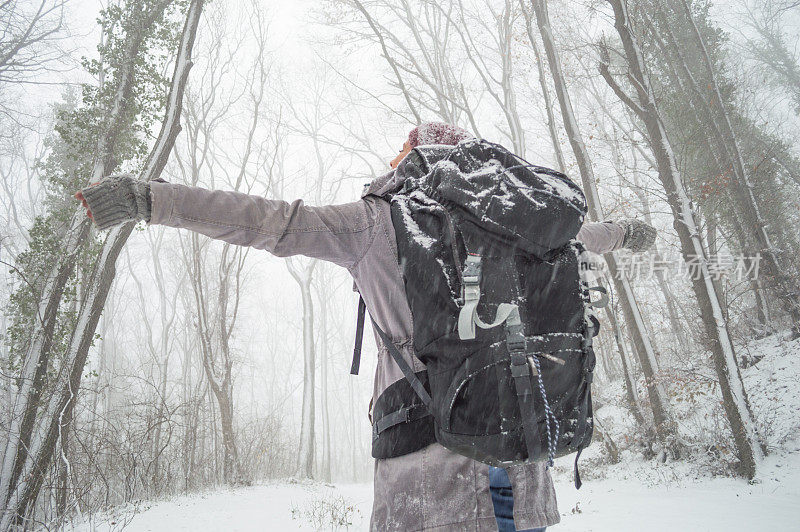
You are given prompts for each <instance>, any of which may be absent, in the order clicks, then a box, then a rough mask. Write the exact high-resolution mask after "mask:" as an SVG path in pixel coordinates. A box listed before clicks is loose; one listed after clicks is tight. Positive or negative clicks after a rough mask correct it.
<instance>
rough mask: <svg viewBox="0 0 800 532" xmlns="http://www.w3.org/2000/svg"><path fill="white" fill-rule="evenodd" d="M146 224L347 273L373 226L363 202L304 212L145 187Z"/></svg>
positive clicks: (231, 195)
mask: <svg viewBox="0 0 800 532" xmlns="http://www.w3.org/2000/svg"><path fill="white" fill-rule="evenodd" d="M150 195H151V200H152V212H151V217H150V222H149V223H150V224H160V225H166V226H169V227H178V228H183V229H189V230H191V231H195V232H198V233H201V234H204V235H206V236H209V237H211V238H214V239H217V240H223V241H225V242H229V243H231V244H236V245H240V246H250V247H254V248H257V249H264V250H266V251H269V252H270V253H272V254H274V255H277V256H279V257H288V256H291V255H306V256H308V257H313V258H317V259H322V260H327V261H330V262H334V263H336V264H339V265H340V266H344V267H345V268H348V269H349V268H351V267H352V266H354V265H355V264H356V263H357V262H358V261H359V260H360V259H361V257H362V256H363V255H364V253H365V252H366V250H367V248H368V246H369V242H370V240H371V238H372V234H373V230H372V229H373V227H374V226H375V218H376V216H375V210H374V206H373V205H371V204H370V203H369V201H367V200H359V201H356V202H353V203H345V204H342V205H325V206H321V207H309V206H307V205H305V204H304V203H303V201H302V200H296V201H293V202H291V203H289V202H286V201H281V200H270V199H266V198H263V197H261V196H255V195H249V194H244V193H241V192H235V191H222V190H207V189H204V188H198V187H190V186H186V185H179V184H175V183H165V182H164V183H161V182H155V181H153V182H151V183H150Z"/></svg>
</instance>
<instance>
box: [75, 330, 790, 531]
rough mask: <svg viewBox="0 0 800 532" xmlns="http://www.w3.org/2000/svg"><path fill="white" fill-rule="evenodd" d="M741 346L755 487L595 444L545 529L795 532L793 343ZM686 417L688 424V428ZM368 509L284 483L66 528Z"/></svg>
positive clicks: (349, 520)
mask: <svg viewBox="0 0 800 532" xmlns="http://www.w3.org/2000/svg"><path fill="white" fill-rule="evenodd" d="M747 350H748V351H749V352H750V354H751V355H757V356H761V355H763V359H761V360H760V361H759V362H758V363H757V364H756V365H754V366H752V367H750V368H747V369H746V370H745V371H744V374H743V376H744V379H745V382H746V384H747V386H748V391H749V393H750V400H751V402H752V404H753V408H754V410H755V412H756V414H757V416H758V420H759V422H760V423H761V425H762V430H764V432H765V434H766V437H767V441H768V446H769V448H770V453H771V454H770V455H769V456H768V457H767V459H766V460H765V462H764V463H763V464H762V465H761V468H760V473H759V476H758V479H757V480H756V481H755V482H753V483H748V482H747V481H745V480H740V479H732V478H727V477H716V478H709V475H708V474H707V473H708V472H707V471H706V470H705V469H704V468H703V464H696V463H686V462H667V463H661V462H659V461H655V460H654V461H642V460H641V459H638V458H636V456H634V455H633V454H632V453H629V452H626V451H623V453H622V460H621V462H620V463H619V464H616V465H596V464H597V462H596V461H597V459H598V458H599V457H600V455H601V454H602V445H600V444H594V445H593V446H592V447H591V448H590V449H589V450H587V452H586V453H585V454H584V457H585V458H583V457H582V458H581V464H582V474H583V477H584V480H585V482H584V485H583V487H582V488H581V490H580V491H576V490H575V488H574V487H573V486H572V481H571V474H572V457H564V458H562V459H560V460H558V461H557V463H556V467H555V469H554V476H555V478H556V490H557V492H558V505H559V509H560V511H561V515H562V518H561V519H562V521H561V524H559V525H558V526H554V527H552V528H551V530H553V531H554V532H578V531H580V532H587V531H596V532H611V531H614V532H621V531H639V530H642V529H643V528H646V529H647V530H651V531H661V530H663V531H674V530H692V531H725V532H728V531H735V530H753V531H772V530H775V531H790V530H800V520H798V507H799V506H800V438H798V429H800V415H798V412H800V387H798V386H797V383H798V381H800V365H799V364H797V360H798V359H800V340H795V341H794V342H785V341H781V340H780V339H779V337H778V336H777V335H774V336H771V337H768V338H765V339H762V340H758V341H755V342H753V343H751V344H750V345H749V347H748V349H747ZM614 412H617V411H616V410H614ZM603 415H605V414H604V413H603V412H602V411H599V413H598V416H600V417H603ZM690 417H691V416H689V417H687V418H686V419H687V420H688V421H686V422H687V423H693V422H697V421H696V420H691V419H690ZM618 421H622V420H618ZM607 424H609V423H608V422H607ZM600 477H604V478H600ZM371 505H372V487H371V485H370V484H340V485H336V486H331V485H326V484H321V483H308V482H300V483H298V482H294V481H291V480H290V481H280V482H275V483H269V484H264V485H258V486H252V487H247V488H239V489H232V490H218V491H213V492H208V493H203V494H198V495H191V496H186V497H178V498H175V499H173V500H170V501H163V502H157V503H144V504H142V505H141V506H139V507H137V508H135V509H133V508H129V509H127V510H124V511H123V510H120V511H119V512H118V513H116V514H109V515H106V516H103V517H100V516H97V517H95V518H94V519H93V520H91V521H88V522H85V523H84V524H83V525H80V526H78V525H76V526H75V527H74V530H76V531H80V532H88V531H89V530H102V531H106V530H108V531H111V530H121V529H123V528H124V529H125V530H126V531H131V532H146V531H153V532H155V531H180V530H187V531H189V530H192V531H200V530H202V531H222V530H225V531H263V530H270V531H271V530H315V529H316V530H367V529H368V527H369V515H370V509H371Z"/></svg>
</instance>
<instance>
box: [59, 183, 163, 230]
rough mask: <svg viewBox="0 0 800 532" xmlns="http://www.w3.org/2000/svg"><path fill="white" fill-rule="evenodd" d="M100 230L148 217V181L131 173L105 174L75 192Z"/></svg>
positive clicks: (147, 218) (76, 197)
mask: <svg viewBox="0 0 800 532" xmlns="http://www.w3.org/2000/svg"><path fill="white" fill-rule="evenodd" d="M75 199H77V200H79V201H80V202H81V204H82V205H83V207H84V208H85V209H86V215H87V216H88V217H89V218H91V219H92V220H93V221H94V223H95V225H97V228H98V229H100V230H103V229H108V228H109V227H113V226H115V225H119V224H122V223H127V222H138V221H139V220H150V185H149V183H147V182H146V181H141V180H139V179H136V178H135V177H134V176H133V175H131V174H117V175H111V176H108V177H104V178H103V179H101V180H100V181H99V182H97V183H92V184H91V185H89V186H88V187H85V188H82V189H81V190H79V191H78V192H76V193H75Z"/></svg>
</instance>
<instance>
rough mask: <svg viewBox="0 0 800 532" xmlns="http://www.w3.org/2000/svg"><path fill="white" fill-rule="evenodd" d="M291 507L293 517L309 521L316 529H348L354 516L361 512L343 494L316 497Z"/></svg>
mask: <svg viewBox="0 0 800 532" xmlns="http://www.w3.org/2000/svg"><path fill="white" fill-rule="evenodd" d="M291 509H292V519H299V520H303V521H307V522H308V523H309V524H310V525H311V526H313V527H314V529H315V530H339V529H345V530H347V529H349V528H350V527H351V526H352V525H353V516H354V515H355V514H356V513H358V514H360V513H361V512H359V511H358V509H357V508H356V507H355V505H354V504H353V503H352V502H350V501H348V500H347V499H345V498H344V497H342V496H341V495H339V496H336V497H332V496H329V497H321V498H318V499H314V500H313V501H310V502H308V503H307V504H305V505H303V506H301V507H298V506H297V505H294V504H293V505H292V508H291Z"/></svg>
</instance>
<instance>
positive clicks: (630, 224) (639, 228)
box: [615, 218, 656, 253]
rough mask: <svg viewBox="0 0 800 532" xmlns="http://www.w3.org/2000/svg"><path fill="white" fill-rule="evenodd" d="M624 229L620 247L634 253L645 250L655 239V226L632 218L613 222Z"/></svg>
mask: <svg viewBox="0 0 800 532" xmlns="http://www.w3.org/2000/svg"><path fill="white" fill-rule="evenodd" d="M615 223H616V224H617V225H619V226H620V227H622V228H623V229H624V230H625V236H624V237H623V239H622V247H624V248H627V249H630V250H631V251H633V252H634V253H636V252H639V251H646V250H647V249H649V248H650V246H652V245H653V242H655V240H656V228H655V227H653V226H652V225H649V224H646V223H645V222H642V221H641V220H636V219H634V218H623V219H621V220H617V221H616V222H615Z"/></svg>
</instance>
